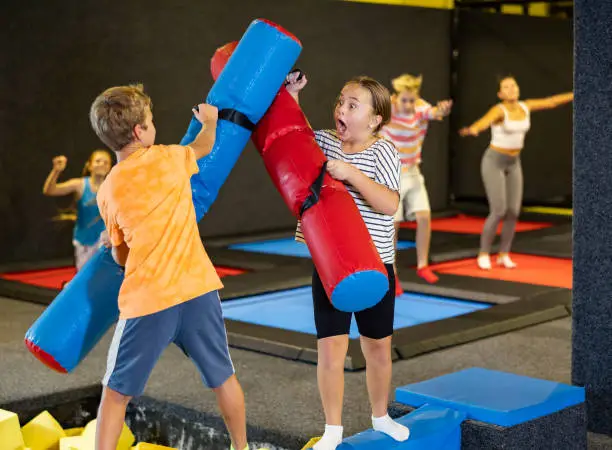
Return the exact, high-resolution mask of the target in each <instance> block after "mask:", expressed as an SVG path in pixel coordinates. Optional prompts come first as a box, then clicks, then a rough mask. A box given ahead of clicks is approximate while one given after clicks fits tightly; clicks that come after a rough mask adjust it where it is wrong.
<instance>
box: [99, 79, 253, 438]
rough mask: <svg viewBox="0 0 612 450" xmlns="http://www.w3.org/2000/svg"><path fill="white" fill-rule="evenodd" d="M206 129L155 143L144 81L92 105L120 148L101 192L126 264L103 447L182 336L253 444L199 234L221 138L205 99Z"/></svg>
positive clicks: (240, 434) (116, 253) (110, 239)
mask: <svg viewBox="0 0 612 450" xmlns="http://www.w3.org/2000/svg"><path fill="white" fill-rule="evenodd" d="M194 114H195V115H196V117H197V118H198V120H199V121H200V122H202V124H203V127H202V131H201V132H200V134H199V135H198V136H197V137H196V139H195V140H194V142H193V143H192V144H191V145H190V146H188V147H182V146H178V145H169V146H165V145H155V144H154V142H155V126H154V125H153V116H152V113H151V99H150V98H149V97H148V96H147V95H146V94H145V93H144V91H143V89H142V86H141V85H136V86H118V87H113V88H110V89H107V90H106V91H104V92H103V93H102V94H100V95H99V96H98V97H97V98H96V100H95V101H94V102H93V104H92V106H91V111H90V120H91V124H92V127H93V129H94V131H95V132H96V134H97V135H98V137H99V138H100V139H101V140H102V141H103V142H104V143H105V144H106V145H108V146H109V148H111V149H112V150H113V151H114V152H115V153H116V155H117V161H118V162H117V165H116V166H115V167H114V168H113V169H112V170H111V172H110V173H109V175H108V176H107V178H106V180H105V181H104V183H103V184H102V186H101V187H100V189H99V192H98V205H99V208H100V215H101V216H102V219H103V220H104V223H105V224H106V228H107V231H108V236H107V238H106V244H107V245H108V246H112V254H113V258H114V259H115V261H116V262H117V263H118V264H119V265H121V266H125V279H124V281H123V284H122V285H121V290H120V292H119V311H120V317H119V323H118V324H117V328H116V330H115V335H114V337H113V341H112V344H111V347H110V349H109V354H108V366H107V372H106V376H105V377H104V380H103V385H104V391H103V395H102V401H101V403H100V409H99V413H98V429H97V442H96V449H97V450H115V448H116V446H117V441H118V439H119V435H120V434H121V429H122V426H123V422H124V419H125V410H126V407H127V404H128V403H129V401H130V399H131V398H132V397H133V396H138V395H141V394H142V392H143V391H144V387H145V384H146V382H147V379H148V377H149V375H150V373H151V371H152V370H153V366H154V365H155V363H156V362H157V360H158V359H159V357H160V356H161V354H162V352H163V351H164V349H165V348H166V347H167V346H168V345H170V343H172V342H174V343H175V344H176V345H177V346H178V347H180V348H181V349H182V350H183V351H184V352H185V354H186V355H188V356H189V357H190V358H191V359H192V360H193V361H194V363H195V365H196V366H197V368H198V369H199V371H200V373H201V375H202V379H203V381H204V383H205V384H206V385H208V386H209V387H210V388H212V389H213V390H214V392H215V393H216V394H217V400H218V403H219V407H220V409H221V412H222V414H223V416H224V419H225V423H226V425H227V427H228V430H229V433H230V436H231V439H232V444H233V446H234V448H236V449H244V448H248V446H247V441H246V419H245V408H244V394H243V392H242V388H241V387H240V384H239V383H238V380H237V379H236V376H235V374H234V367H233V364H232V360H231V358H230V355H229V350H228V346H227V334H226V331H225V326H224V323H223V316H222V313H221V302H220V300H219V295H218V292H217V290H218V289H220V288H222V287H223V285H222V284H221V280H220V279H219V277H218V276H217V273H216V271H215V268H214V267H213V265H212V263H211V261H210V259H209V258H208V255H207V254H206V251H205V250H204V246H203V245H202V241H201V239H200V234H199V232H198V224H197V221H196V216H195V210H194V206H193V200H192V196H191V184H190V178H191V176H192V175H193V174H195V173H197V172H198V166H197V164H196V160H197V159H199V158H202V157H203V156H206V155H207V154H208V153H210V151H211V149H212V146H213V144H214V142H215V132H216V125H217V109H216V108H215V107H214V106H211V105H206V104H201V105H199V106H198V108H196V109H194Z"/></svg>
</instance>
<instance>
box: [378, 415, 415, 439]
mask: <svg viewBox="0 0 612 450" xmlns="http://www.w3.org/2000/svg"><path fill="white" fill-rule="evenodd" d="M372 427H373V428H374V429H375V430H376V431H380V432H381V433H385V434H386V435H388V436H391V437H392V438H393V439H395V440H396V441H399V442H402V441H405V440H406V439H408V436H410V430H409V429H408V428H407V427H405V426H404V425H402V424H400V423H397V422H396V421H395V420H393V419H392V418H391V417H389V414H387V415H386V416H384V417H374V416H372Z"/></svg>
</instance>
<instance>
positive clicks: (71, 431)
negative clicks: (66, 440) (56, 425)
mask: <svg viewBox="0 0 612 450" xmlns="http://www.w3.org/2000/svg"><path fill="white" fill-rule="evenodd" d="M84 430H85V427H81V428H66V429H65V430H64V433H66V436H67V437H72V436H80V435H82V434H83V431H84Z"/></svg>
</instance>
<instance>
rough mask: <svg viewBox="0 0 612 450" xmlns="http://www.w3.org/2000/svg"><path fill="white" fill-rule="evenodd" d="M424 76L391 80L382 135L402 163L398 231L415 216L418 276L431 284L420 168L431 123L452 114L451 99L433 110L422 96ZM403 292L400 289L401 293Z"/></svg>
mask: <svg viewBox="0 0 612 450" xmlns="http://www.w3.org/2000/svg"><path fill="white" fill-rule="evenodd" d="M422 82H423V78H422V77H421V76H419V77H414V76H412V75H407V74H406V75H402V76H400V77H398V78H395V79H394V80H393V81H392V84H393V89H394V90H395V94H394V95H393V98H392V104H393V110H392V114H391V121H390V123H389V124H388V125H386V126H385V127H383V129H382V131H381V133H380V134H381V135H382V136H383V137H385V138H386V139H389V140H390V141H391V142H393V143H394V144H395V147H397V150H398V151H399V153H400V157H401V161H402V176H401V190H400V203H399V208H398V210H397V213H396V214H395V232H396V236H397V232H398V230H399V224H400V222H402V221H405V220H408V219H409V218H410V217H411V216H412V215H415V216H416V222H417V233H416V250H417V264H418V265H417V274H418V275H419V276H420V277H421V278H423V279H425V280H426V281H427V282H429V283H435V282H436V281H438V277H437V276H436V275H435V274H434V273H433V272H432V271H431V269H430V268H429V242H430V240H431V212H430V207H429V197H428V196H427V189H426V188H425V180H424V178H423V175H422V174H421V170H420V169H419V165H420V164H421V149H422V148H423V141H424V140H425V135H426V134H427V126H428V125H429V121H430V120H441V119H442V118H443V117H445V116H447V115H448V114H449V113H450V109H451V106H452V101H451V100H444V101H441V102H439V103H438V105H437V106H435V107H432V106H431V105H430V104H429V103H427V102H426V101H425V100H423V99H422V98H421V97H420V95H419V92H420V89H421V84H422ZM399 292H401V290H399Z"/></svg>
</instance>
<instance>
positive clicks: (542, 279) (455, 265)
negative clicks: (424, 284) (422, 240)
mask: <svg viewBox="0 0 612 450" xmlns="http://www.w3.org/2000/svg"><path fill="white" fill-rule="evenodd" d="M512 259H513V261H514V262H515V263H517V264H518V267H516V268H514V269H506V268H503V267H500V266H497V265H496V264H495V261H496V256H495V255H494V256H492V257H491V260H492V262H493V263H494V264H493V269H492V270H481V269H479V268H478V266H477V264H476V259H475V258H470V259H462V260H458V261H450V262H445V263H441V264H435V265H433V266H431V268H432V270H434V271H436V272H438V273H440V274H451V275H461V276H466V277H476V278H489V279H494V280H503V281H513V282H516V283H529V284H538V285H541V286H554V287H561V288H567V289H571V288H572V260H571V259H562V258H547V257H544V256H534V255H524V254H519V253H513V254H512Z"/></svg>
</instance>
